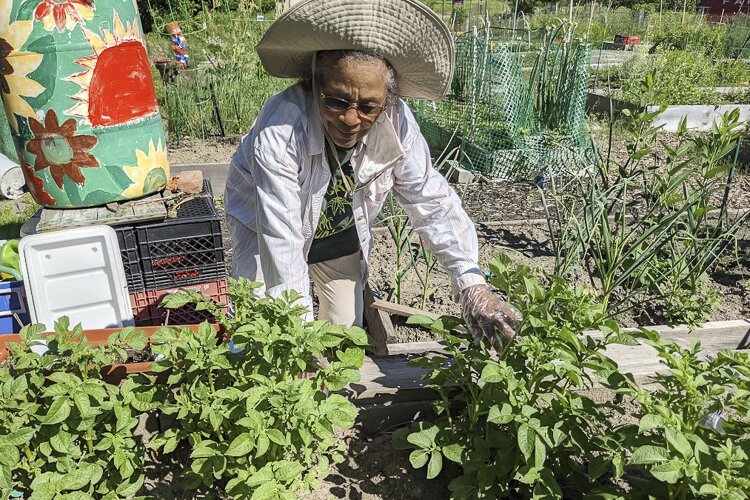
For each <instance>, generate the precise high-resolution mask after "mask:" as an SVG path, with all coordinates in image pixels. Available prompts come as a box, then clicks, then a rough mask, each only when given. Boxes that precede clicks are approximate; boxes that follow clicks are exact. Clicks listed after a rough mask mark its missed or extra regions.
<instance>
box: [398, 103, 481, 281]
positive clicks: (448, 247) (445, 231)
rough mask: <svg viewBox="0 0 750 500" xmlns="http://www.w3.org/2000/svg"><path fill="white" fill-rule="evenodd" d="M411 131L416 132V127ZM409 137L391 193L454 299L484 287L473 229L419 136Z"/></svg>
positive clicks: (414, 134) (422, 138)
mask: <svg viewBox="0 0 750 500" xmlns="http://www.w3.org/2000/svg"><path fill="white" fill-rule="evenodd" d="M412 120H413V118H412ZM411 127H413V128H415V129H416V124H412V125H411ZM409 135H410V136H411V138H412V140H411V141H408V140H407V141H406V142H405V144H404V152H405V154H406V156H405V158H406V161H405V162H404V163H403V164H402V165H401V166H399V167H396V170H395V171H394V185H393V189H394V193H395V195H396V199H397V201H398V202H399V204H400V205H401V207H402V208H403V209H404V211H405V212H406V213H407V215H408V216H409V220H410V221H411V224H412V226H413V227H414V229H415V230H416V232H417V234H419V236H421V237H422V239H423V240H424V241H425V242H426V243H427V245H428V246H429V248H430V250H432V252H433V253H434V254H435V256H436V257H437V259H438V261H439V262H440V263H441V264H442V265H443V267H445V269H446V271H447V272H448V274H450V276H451V285H452V290H453V294H454V296H456V295H458V293H459V292H460V291H461V290H463V289H465V288H467V287H469V286H471V285H476V284H480V283H485V279H484V275H483V273H482V272H481V270H480V269H479V266H478V264H477V262H478V260H479V250H478V247H479V245H478V242H477V233H476V229H475V228H474V224H473V223H472V221H471V219H470V218H469V216H468V215H467V213H466V211H465V210H464V209H463V207H462V206H461V199H460V198H459V197H458V195H457V194H456V192H455V191H454V190H453V188H451V187H450V185H449V184H448V181H446V179H445V178H444V177H443V176H442V175H441V174H440V173H439V172H437V171H436V170H435V169H434V168H433V167H432V160H431V158H430V151H429V148H428V146H427V142H426V141H425V139H424V137H423V136H422V134H421V133H419V131H418V129H416V130H413V131H411V133H410V134H409ZM409 142H410V143H409Z"/></svg>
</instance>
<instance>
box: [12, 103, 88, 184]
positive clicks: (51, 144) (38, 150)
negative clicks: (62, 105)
mask: <svg viewBox="0 0 750 500" xmlns="http://www.w3.org/2000/svg"><path fill="white" fill-rule="evenodd" d="M29 127H30V128H31V132H32V133H33V134H34V137H33V139H31V140H30V141H29V142H28V143H26V151H28V152H29V153H31V154H33V155H34V156H35V159H34V171H35V172H39V171H41V170H44V169H45V168H49V173H50V175H51V176H52V179H53V180H54V181H55V184H57V187H58V188H60V189H63V176H66V175H67V176H68V177H69V178H70V180H72V181H73V182H75V183H76V184H78V185H79V186H83V185H84V184H85V182H86V178H85V177H84V176H83V172H81V169H82V168H96V167H99V160H97V159H96V157H94V155H92V154H91V153H89V152H88V150H89V149H91V148H93V147H94V146H96V142H97V139H96V136H93V135H85V134H81V135H76V128H77V124H76V121H75V120H74V119H73V118H70V119H69V120H66V121H65V122H63V124H62V125H60V124H59V122H58V120H57V113H55V110H54V109H50V110H49V111H47V115H46V116H45V118H44V123H41V122H39V121H37V120H36V119H33V118H32V119H29Z"/></svg>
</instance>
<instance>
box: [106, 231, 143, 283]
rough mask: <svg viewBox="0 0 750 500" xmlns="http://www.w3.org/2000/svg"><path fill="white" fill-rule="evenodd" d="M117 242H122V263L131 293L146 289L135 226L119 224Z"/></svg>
mask: <svg viewBox="0 0 750 500" xmlns="http://www.w3.org/2000/svg"><path fill="white" fill-rule="evenodd" d="M114 229H115V232H116V233H117V242H118V243H119V244H120V255H122V265H123V267H124V268H125V280H126V281H127V284H128V290H129V292H130V293H136V292H142V291H144V290H145V289H146V285H145V283H144V282H143V273H142V272H141V262H140V261H141V259H140V257H139V255H138V241H137V239H136V235H135V230H134V229H133V226H117V227H115V228H114Z"/></svg>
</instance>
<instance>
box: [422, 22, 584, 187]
mask: <svg viewBox="0 0 750 500" xmlns="http://www.w3.org/2000/svg"><path fill="white" fill-rule="evenodd" d="M529 55H530V54H528V53H527V54H519V53H515V52H512V51H511V50H509V49H508V48H507V46H505V45H504V44H502V43H498V42H497V41H495V40H492V39H491V38H490V37H489V36H486V35H485V36H483V35H481V34H474V35H472V36H462V37H459V38H458V39H457V41H456V70H455V74H454V78H453V82H452V85H451V91H450V94H449V96H448V98H447V99H445V100H443V101H437V102H427V101H416V102H414V103H413V108H414V113H415V115H416V118H417V120H418V122H419V124H420V127H421V128H422V132H423V134H424V135H425V138H426V139H427V141H428V143H429V144H430V146H431V147H432V148H433V149H436V150H442V149H444V148H446V147H450V148H452V147H455V146H461V150H462V155H461V156H462V158H463V160H462V163H464V165H465V166H466V167H467V168H469V169H471V170H473V171H475V172H480V173H482V174H483V175H484V176H486V177H489V178H491V179H504V180H519V179H533V178H535V177H537V176H538V175H543V176H554V175H560V174H570V173H575V172H578V171H580V170H581V169H583V168H587V167H588V166H590V165H591V164H592V163H593V161H594V157H595V155H594V153H593V148H592V143H591V136H590V134H589V131H588V128H587V126H586V120H585V108H586V98H587V95H588V75H589V66H590V57H591V48H590V46H588V45H583V44H576V43H561V42H559V41H557V38H556V37H550V38H549V40H548V41H547V42H546V43H543V44H542V49H541V50H539V51H538V52H537V54H536V57H534V58H533V59H534V60H533V61H532V63H530V64H532V66H531V67H526V68H524V67H522V62H521V61H522V60H528V59H529V57H528V56H529ZM524 56H525V57H524Z"/></svg>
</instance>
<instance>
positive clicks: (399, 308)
mask: <svg viewBox="0 0 750 500" xmlns="http://www.w3.org/2000/svg"><path fill="white" fill-rule="evenodd" d="M372 307H374V308H375V309H379V310H381V311H385V312H387V313H388V314H395V315H397V316H404V317H407V318H408V317H409V316H413V315H415V314H421V315H422V316H427V317H428V318H430V319H432V320H435V319H438V318H439V317H440V315H439V314H435V313H433V312H430V311H425V310H424V309H416V308H414V307H409V306H405V305H402V304H394V303H393V302H388V301H387V300H380V299H378V300H375V301H373V303H372Z"/></svg>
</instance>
